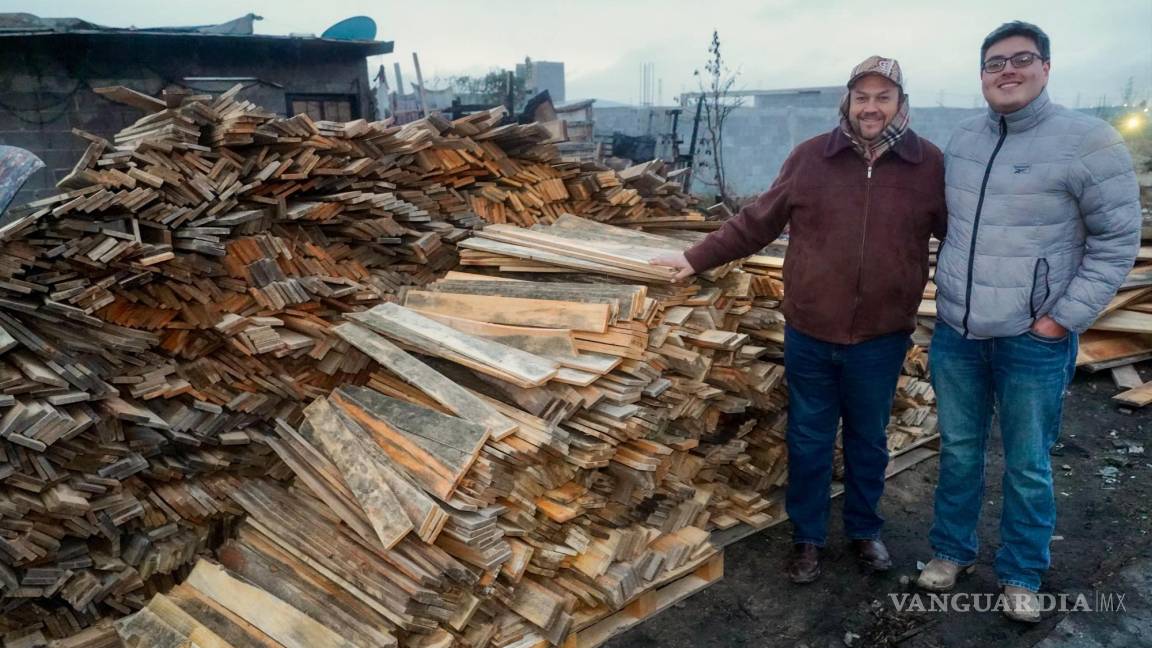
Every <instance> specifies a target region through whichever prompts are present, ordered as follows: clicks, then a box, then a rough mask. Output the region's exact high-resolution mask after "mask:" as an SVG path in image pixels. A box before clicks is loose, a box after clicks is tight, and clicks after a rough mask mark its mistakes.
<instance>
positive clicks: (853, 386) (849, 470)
mask: <svg viewBox="0 0 1152 648" xmlns="http://www.w3.org/2000/svg"><path fill="white" fill-rule="evenodd" d="M908 345H909V337H908V335H907V334H906V333H896V334H892V335H885V336H882V337H879V338H875V339H872V340H867V341H865V342H860V343H858V344H832V343H830V342H822V341H820V340H817V339H816V338H813V337H810V336H808V335H804V334H803V333H801V332H799V331H797V330H795V329H793V328H792V327H790V326H789V327H786V328H785V332H784V374H785V377H786V378H787V379H788V491H787V496H786V500H785V506H786V509H787V511H788V517H789V518H791V519H792V539H793V541H794V542H808V543H811V544H814V545H817V546H824V543H825V540H826V538H827V535H828V509H829V505H830V502H829V500H830V496H831V487H832V459H833V456H834V452H835V447H836V427H837V424H838V423H839V422H840V420H841V419H843V421H844V432H843V437H844V488H845V490H844V532H845V534H846V535H847V536H848V537H849V538H850V539H853V540H863V539H875V538H879V537H880V527H881V526H882V525H883V524H884V519H883V518H881V517H880V514H879V513H878V512H877V511H876V504H877V503H878V502H879V501H880V495H881V494H883V492H884V471H885V470H886V469H887V467H888V435H887V434H886V430H887V427H888V419H889V417H891V415H892V398H893V397H894V396H895V394H896V381H897V380H898V379H899V378H900V367H901V366H902V365H903V364H904V355H905V354H906V353H907V352H908Z"/></svg>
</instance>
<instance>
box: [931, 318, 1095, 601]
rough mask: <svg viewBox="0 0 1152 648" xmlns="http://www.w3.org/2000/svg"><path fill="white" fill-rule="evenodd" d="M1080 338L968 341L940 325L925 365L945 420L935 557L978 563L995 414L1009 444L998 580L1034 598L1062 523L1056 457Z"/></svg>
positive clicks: (934, 525)
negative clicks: (1058, 512) (1053, 452)
mask: <svg viewBox="0 0 1152 648" xmlns="http://www.w3.org/2000/svg"><path fill="white" fill-rule="evenodd" d="M1076 349H1077V339H1076V335H1075V334H1070V335H1068V336H1066V337H1064V338H1062V339H1059V340H1054V339H1050V338H1043V337H1040V336H1037V335H1035V334H1033V333H1031V332H1029V333H1025V334H1023V335H1017V336H1015V337H1004V338H991V339H988V340H968V339H965V338H964V337H963V336H961V335H960V333H959V332H957V331H956V330H955V329H953V328H952V327H951V326H948V325H947V324H945V323H944V322H937V324H936V332H935V333H934V334H933V336H932V349H931V351H930V354H929V361H928V366H929V368H930V370H931V372H932V386H933V389H935V391H936V403H937V406H938V409H939V417H940V438H941V445H940V481H939V483H937V485H936V510H935V519H934V521H933V523H932V531H931V533H930V534H929V539H930V540H931V542H932V550H933V552H934V553H935V556H936V558H939V559H942V560H947V561H950V562H953V563H956V564H958V565H969V564H972V563H973V562H975V561H976V555H977V552H978V551H979V544H978V541H977V536H976V525H977V522H978V521H979V519H980V507H981V504H983V503H984V456H985V451H986V450H987V446H988V436H989V433H990V431H991V429H992V413H993V412H995V413H996V415H997V417H998V418H999V420H1000V434H1001V437H1002V441H1003V444H1004V480H1003V487H1004V508H1003V511H1002V512H1001V514H1000V550H999V551H998V552H997V553H996V563H995V566H996V576H997V577H998V578H999V580H1000V584H1001V585H1014V586H1016V587H1023V588H1024V589H1028V590H1032V591H1037V590H1038V589H1039V588H1040V579H1041V577H1042V576H1043V574H1044V572H1045V571H1046V570H1047V569H1048V564H1049V554H1048V545H1049V544H1050V543H1051V541H1052V530H1053V528H1054V527H1055V525H1056V502H1055V498H1054V497H1053V493H1052V460H1051V457H1050V456H1049V454H1048V453H1049V451H1051V450H1052V446H1053V444H1055V443H1056V439H1057V438H1058V437H1059V436H1060V414H1061V410H1062V406H1063V402H1064V390H1065V389H1067V387H1068V383H1069V382H1070V381H1071V380H1072V376H1073V374H1074V373H1075V371H1076Z"/></svg>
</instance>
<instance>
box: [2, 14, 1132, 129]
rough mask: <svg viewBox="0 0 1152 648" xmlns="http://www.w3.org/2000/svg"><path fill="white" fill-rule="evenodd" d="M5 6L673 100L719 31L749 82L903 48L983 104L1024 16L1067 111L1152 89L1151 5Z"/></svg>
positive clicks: (623, 96)
mask: <svg viewBox="0 0 1152 648" xmlns="http://www.w3.org/2000/svg"><path fill="white" fill-rule="evenodd" d="M0 10H2V11H5V12H11V11H23V12H28V13H33V14H36V15H39V16H44V17H65V16H67V17H78V18H83V19H85V20H89V21H91V22H95V23H100V24H104V25H109V26H117V27H127V26H130V25H135V26H137V27H154V26H163V25H195V24H208V23H217V22H224V21H226V20H230V19H232V18H236V17H239V16H241V15H244V14H245V13H248V12H253V13H256V14H257V15H260V16H263V17H264V20H263V21H260V22H258V23H256V31H257V32H258V33H264V34H288V33H292V32H306V33H309V32H310V33H315V34H317V35H319V34H320V32H322V31H324V29H325V28H327V27H328V26H330V25H331V24H333V23H335V22H337V21H338V20H340V19H342V18H345V17H348V16H353V15H366V16H369V17H371V18H373V19H374V20H375V21H376V23H377V25H378V27H379V33H378V35H377V38H379V39H381V40H391V41H394V42H395V47H396V49H395V52H394V53H393V54H391V55H389V56H383V57H374V60H373V61H371V62H372V63H374V65H373V67H375V64H378V63H381V62H382V63H385V64H386V67H387V69H388V72H389V75H391V70H392V63H393V62H396V61H399V62H400V63H401V65H402V66H403V69H404V74H405V80H406V81H409V82H411V81H414V80H415V75H414V74H413V72H412V52H413V51H416V52H418V53H419V55H420V62H421V67H422V68H423V72H424V76H425V78H426V80H428V79H436V78H446V77H448V76H451V75H456V74H465V73H467V74H474V73H483V72H486V71H488V70H490V69H493V68H498V67H504V68H510V67H512V66H513V65H515V64H516V63H517V62H521V61H523V60H524V57H525V56H530V57H532V58H533V59H536V60H547V61H563V62H564V64H565V68H566V72H567V95H568V97H567V98H568V99H570V100H571V99H578V98H587V97H596V98H601V99H610V100H613V101H620V102H627V103H634V102H637V101H638V100H639V97H640V68H641V65H642V64H643V63H653V64H654V65H655V76H656V77H657V78H658V79H661V80H662V84H661V85H662V88H663V92H662V95H661V98H662V100H663V102H664V103H671V102H672V101H673V99H674V97H675V95H677V94H679V93H680V92H684V91H692V90H695V89H696V81H695V79H694V77H693V75H692V72H693V70H695V69H698V68H702V67H703V64H704V62H705V60H706V58H707V47H708V43H709V40H710V38H711V35H712V30H713V29H718V30H719V32H720V38H721V41H722V43H723V45H722V47H723V52H724V55H725V59H726V60H727V61H728V62H729V64H730V65H731V67H732V68H733V70H739V78H738V82H737V85H738V86H739V87H740V88H742V89H747V90H752V89H772V88H793V87H803V86H821V85H839V84H841V83H843V81H844V80H845V77H846V76H847V74H848V71H849V70H850V69H851V68H852V66H853V65H854V64H856V63H857V62H859V61H860V60H862V59H863V58H865V57H866V56H868V55H870V54H882V55H884V56H891V57H895V58H898V59H899V60H900V63H901V65H902V66H903V68H904V74H905V77H906V79H907V84H906V85H907V90H908V92H909V93H910V94H911V95H912V101H913V104H918V105H936V104H939V103H943V104H944V105H950V106H963V107H971V106H973V105H974V104H975V102H977V101H979V100H980V96H979V80H978V69H977V61H978V57H979V46H980V41H981V40H982V39H983V37H984V36H985V35H986V34H987V33H988V32H989V31H991V30H992V29H993V28H995V27H996V26H997V25H999V24H1000V23H1002V22H1005V21H1008V20H1014V19H1022V20H1027V21H1030V22H1035V23H1037V24H1038V25H1040V26H1041V27H1042V28H1043V29H1044V30H1045V31H1047V32H1048V34H1049V35H1050V36H1051V38H1052V43H1053V46H1052V49H1053V54H1052V79H1051V86H1050V92H1051V94H1052V95H1053V97H1054V98H1055V99H1056V100H1057V101H1059V102H1060V103H1064V104H1066V105H1069V106H1076V105H1077V104H1078V105H1080V106H1094V105H1096V104H1097V103H1098V102H1099V101H1100V100H1101V99H1102V98H1104V97H1107V100H1108V103H1119V101H1118V100H1119V98H1120V96H1121V95H1122V93H1123V91H1124V88H1125V85H1126V84H1127V82H1128V79H1129V78H1131V79H1132V80H1133V88H1134V90H1135V95H1136V98H1137V99H1148V98H1152V0H1087V1H1086V0H1050V1H1048V2H1034V1H1031V0H1013V1H1008V0H946V1H938V0H886V1H882V2H862V1H860V0H855V1H845V0H645V1H637V0H565V1H563V2H562V1H559V0H440V1H438V2H428V1H427V0H425V1H423V2H419V1H417V2H414V1H411V0H409V1H407V2H391V1H389V0H324V1H322V2H317V1H316V0H307V1H297V0H246V1H245V0H239V1H237V0H196V1H195V2H179V3H177V2H165V1H161V0H151V1H149V2H140V1H129V0H100V1H99V2H92V1H91V0H64V1H59V2H54V1H43V0H40V1H35V2H12V1H10V0H0Z"/></svg>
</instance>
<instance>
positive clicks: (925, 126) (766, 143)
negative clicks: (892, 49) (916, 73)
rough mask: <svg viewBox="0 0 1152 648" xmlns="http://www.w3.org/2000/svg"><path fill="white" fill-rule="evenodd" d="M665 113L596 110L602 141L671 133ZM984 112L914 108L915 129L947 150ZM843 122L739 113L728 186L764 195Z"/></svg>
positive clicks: (728, 145)
mask: <svg viewBox="0 0 1152 648" xmlns="http://www.w3.org/2000/svg"><path fill="white" fill-rule="evenodd" d="M665 110H666V109H665V108H659V107H657V108H647V107H622V108H619V107H618V108H595V118H596V136H597V137H598V138H599V137H607V138H610V137H611V135H612V133H613V132H614V131H619V132H622V133H624V134H626V135H632V136H639V135H658V134H660V133H667V132H670V130H671V122H670V121H666V120H665V119H664V117H663V115H664V111H665ZM982 112H984V111H983V109H972V108H940V107H916V106H913V108H912V113H911V120H912V121H911V126H912V129H913V130H915V131H916V132H917V133H919V134H920V135H921V136H923V137H925V138H927V139H928V140H929V141H931V142H933V143H934V144H936V145H937V146H939V147H940V148H941V149H943V148H944V147H945V146H946V145H947V143H948V138H949V137H950V136H951V134H952V129H953V128H955V126H956V124H957V123H958V122H959V121H960V120H962V119H965V118H967V117H969V116H971V115H976V114H981V113H982ZM694 116H695V115H694V113H693V112H692V111H689V110H687V109H686V110H685V112H684V113H682V114H681V115H680V124H679V128H678V131H679V137H680V139H681V140H683V141H684V144H683V145H682V147H681V148H682V152H683V153H687V152H688V141H689V139H690V137H691V134H692V119H693V118H694ZM839 119H840V117H839V112H838V109H837V108H836V107H828V106H824V107H791V106H790V107H761V108H756V107H740V108H737V109H736V110H734V111H733V112H732V114H731V115H730V116H729V118H728V121H727V123H726V125H725V135H724V142H725V144H724V157H725V169H726V170H727V173H728V183H729V184H730V185H731V186H732V188H733V190H734V191H735V192H736V194H737V195H739V196H746V197H751V196H755V195H756V194H759V193H760V192H762V191H764V190H765V189H767V188H768V187H769V186H771V184H772V181H773V180H774V179H775V178H776V175H777V174H778V173H779V172H780V167H781V166H782V165H783V164H784V160H785V159H786V158H787V157H788V154H789V153H791V151H792V149H793V148H795V147H796V145H797V144H800V143H801V142H803V141H804V140H806V139H809V138H811V137H815V136H817V135H819V134H821V133H824V132H827V131H829V130H831V129H832V128H833V127H835V126H836V124H838V123H839ZM701 133H703V124H701ZM701 176H706V177H701ZM706 179H707V180H710V179H711V177H710V174H707V173H706V171H705V172H702V173H699V174H697V175H696V176H695V178H694V181H693V186H692V190H693V191H695V192H699V193H712V192H714V191H715V189H714V188H711V187H709V186H708V185H707V184H706V182H703V180H706Z"/></svg>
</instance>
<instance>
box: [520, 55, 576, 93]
mask: <svg viewBox="0 0 1152 648" xmlns="http://www.w3.org/2000/svg"><path fill="white" fill-rule="evenodd" d="M516 76H518V77H520V78H522V79H524V90H525V92H526V93H527V94H528V95H529V96H531V95H534V94H536V93H539V92H543V91H545V90H547V91H548V94H549V95H550V96H551V97H552V101H554V102H556V103H564V63H563V62H561V61H533V60H532V59H525V60H524V62H523V63H517V64H516Z"/></svg>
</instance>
